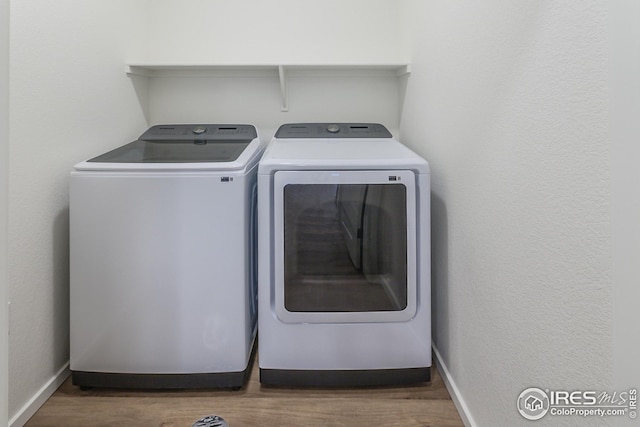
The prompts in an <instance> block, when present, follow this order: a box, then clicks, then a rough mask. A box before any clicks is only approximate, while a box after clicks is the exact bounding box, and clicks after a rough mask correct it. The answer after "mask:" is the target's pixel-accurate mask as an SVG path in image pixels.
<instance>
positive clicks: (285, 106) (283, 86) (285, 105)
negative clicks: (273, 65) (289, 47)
mask: <svg viewBox="0 0 640 427" xmlns="http://www.w3.org/2000/svg"><path fill="white" fill-rule="evenodd" d="M278 76H279V77H280V95H281V97H282V105H281V106H280V111H289V99H288V97H287V76H286V74H285V70H284V65H278Z"/></svg>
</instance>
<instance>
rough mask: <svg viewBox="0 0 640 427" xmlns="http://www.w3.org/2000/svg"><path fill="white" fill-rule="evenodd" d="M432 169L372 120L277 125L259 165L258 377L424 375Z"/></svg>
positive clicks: (339, 380) (358, 382)
mask: <svg viewBox="0 0 640 427" xmlns="http://www.w3.org/2000/svg"><path fill="white" fill-rule="evenodd" d="M429 186H430V175H429V165H428V163H427V161H426V160H424V159H423V158H421V157H420V156H418V155H417V154H415V153H414V152H413V151H411V150H410V149H409V148H407V147H406V146H404V145H403V144H401V143H400V142H398V141H397V140H396V139H394V138H393V136H392V135H391V133H390V132H389V131H388V130H387V129H386V128H385V127H384V126H383V125H380V124H372V123H295V124H286V125H283V126H281V127H280V128H279V129H278V131H277V132H276V134H275V136H274V138H273V139H272V140H271V142H270V144H269V146H268V147H267V149H266V150H265V153H264V155H263V157H262V159H261V161H260V165H259V168H258V193H259V194H258V210H259V217H258V235H259V236H258V245H259V246H258V247H259V251H258V253H259V262H258V264H259V280H258V289H259V291H258V292H259V295H260V298H259V309H258V319H259V320H258V324H259V336H260V346H259V358H258V360H259V367H260V381H261V382H262V383H263V384H265V385H282V386H303V387H305V386H310V387H314V386H319V387H341V386H349V387H350V386H379V385H405V384H412V383H422V382H428V381H430V375H431V370H430V367H431V304H430V296H431V295H430V288H431V282H430V265H431V264H430V201H429V197H430V191H429Z"/></svg>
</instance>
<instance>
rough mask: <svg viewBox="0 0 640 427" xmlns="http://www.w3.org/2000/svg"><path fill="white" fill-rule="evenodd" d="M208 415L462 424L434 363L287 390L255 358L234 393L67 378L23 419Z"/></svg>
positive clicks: (147, 425) (104, 421) (331, 422)
mask: <svg viewBox="0 0 640 427" xmlns="http://www.w3.org/2000/svg"><path fill="white" fill-rule="evenodd" d="M207 415H218V416H221V417H222V418H224V419H225V421H226V422H227V423H228V425H229V427H276V426H277V427H315V426H318V427H320V426H322V427H331V426H335V427H338V426H344V427H360V426H362V427H375V426H385V427H440V426H442V427H444V426H455V427H463V423H462V420H461V419H460V416H459V415H458V413H457V412H456V408H455V406H454V405H453V402H452V401H451V397H450V396H449V393H448V392H447V389H446V388H445V386H444V384H443V382H442V378H441V377H440V374H439V373H438V372H437V370H436V368H435V366H434V367H432V381H431V383H429V384H424V385H418V386H412V387H377V388H364V389H299V388H297V389H291V388H280V387H265V386H261V385H260V382H259V374H258V368H257V361H254V366H253V371H252V373H251V376H250V378H249V382H248V384H247V386H245V387H244V388H242V389H241V390H238V391H228V390H218V391H214V390H203V391H131V390H97V389H93V390H85V391H83V390H80V389H79V388H78V387H75V386H73V385H72V384H71V380H70V379H69V380H67V381H66V382H65V383H64V384H63V385H62V386H61V387H60V388H59V389H58V390H57V391H56V392H55V393H54V395H53V396H52V397H51V398H50V399H49V400H48V401H47V402H46V403H45V404H44V405H43V406H42V407H41V408H40V409H39V410H38V412H37V413H36V414H35V415H34V416H33V417H32V418H31V419H30V420H29V421H28V422H27V424H25V425H26V426H27V427H53V426H55V427H76V426H78V427H80V426H82V427H100V426H110V427H111V426H114V427H115V426H122V427H138V426H140V427H191V426H192V425H193V423H195V422H196V421H197V420H198V419H200V418H203V417H205V416H207Z"/></svg>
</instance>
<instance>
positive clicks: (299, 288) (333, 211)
mask: <svg viewBox="0 0 640 427" xmlns="http://www.w3.org/2000/svg"><path fill="white" fill-rule="evenodd" d="M283 190H284V193H283V202H284V206H283V208H284V218H283V219H284V221H283V225H284V306H285V308H286V310H287V311H289V312H374V311H375V312H391V311H402V310H404V309H405V308H407V288H408V287H407V203H406V197H407V195H406V187H405V186H404V185H402V184H400V183H397V184H396V183H389V184H288V185H286V186H285V187H284V189H283Z"/></svg>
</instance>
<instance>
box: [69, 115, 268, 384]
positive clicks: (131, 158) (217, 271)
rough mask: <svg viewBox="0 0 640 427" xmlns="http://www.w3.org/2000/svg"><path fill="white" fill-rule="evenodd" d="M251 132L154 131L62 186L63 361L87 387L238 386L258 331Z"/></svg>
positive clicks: (254, 141) (257, 151)
mask: <svg viewBox="0 0 640 427" xmlns="http://www.w3.org/2000/svg"><path fill="white" fill-rule="evenodd" d="M262 152H263V145H262V144H261V143H260V139H259V137H258V133H257V131H256V129H255V128H254V127H253V126H250V125H226V124H225V125H218V124H206V125H158V126H153V127H151V128H150V129H149V130H147V131H146V132H145V133H144V134H143V135H142V136H140V138H139V139H137V140H136V141H133V142H131V143H129V144H126V145H124V146H122V147H119V148H117V149H115V150H113V151H110V152H108V153H106V154H103V155H101V156H98V157H95V158H93V159H91V160H88V161H85V162H82V163H79V164H77V165H75V168H74V171H73V172H71V178H70V197H71V201H70V231H71V233H70V234H71V235H70V239H71V255H70V256H71V289H70V305H71V307H70V311H71V313H70V324H71V361H70V367H71V372H72V378H73V383H74V384H76V385H79V386H84V387H132V388H195V387H231V388H235V387H241V386H242V385H243V383H244V381H245V380H246V377H247V375H248V371H249V365H250V364H249V361H250V357H251V354H252V348H253V345H254V339H255V336H256V323H257V313H256V311H257V292H256V291H257V277H256V276H257V274H256V273H257V272H256V251H255V246H256V245H255V240H256V236H257V234H256V233H257V232H256V213H255V208H256V198H257V195H256V174H257V166H258V160H259V158H260V156H261V154H262Z"/></svg>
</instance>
